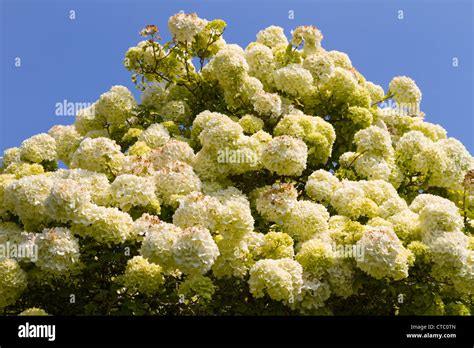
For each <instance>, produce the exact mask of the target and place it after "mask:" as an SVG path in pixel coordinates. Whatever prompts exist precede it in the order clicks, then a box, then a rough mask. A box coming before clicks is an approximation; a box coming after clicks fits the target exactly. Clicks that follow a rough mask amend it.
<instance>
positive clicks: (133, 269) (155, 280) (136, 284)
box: [122, 256, 165, 295]
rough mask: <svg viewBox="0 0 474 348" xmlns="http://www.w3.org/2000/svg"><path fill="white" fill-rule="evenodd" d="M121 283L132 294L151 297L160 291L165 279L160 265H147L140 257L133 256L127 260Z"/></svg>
mask: <svg viewBox="0 0 474 348" xmlns="http://www.w3.org/2000/svg"><path fill="white" fill-rule="evenodd" d="M122 281H123V284H124V285H125V287H126V288H128V289H129V290H131V291H132V292H133V291H137V292H141V293H144V294H148V295H151V294H155V293H157V292H158V291H159V290H160V288H161V285H162V284H163V283H164V282H165V279H164V277H163V274H162V268H161V266H160V265H157V264H153V263H149V262H148V261H147V260H146V259H144V258H143V257H142V256H135V257H134V258H132V259H130V260H128V262H127V267H126V268H125V273H124V274H123V276H122Z"/></svg>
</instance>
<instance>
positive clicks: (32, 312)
mask: <svg viewBox="0 0 474 348" xmlns="http://www.w3.org/2000/svg"><path fill="white" fill-rule="evenodd" d="M18 315H19V316H33V317H40V316H46V315H49V314H48V313H47V312H46V311H45V310H44V309H42V308H36V307H32V308H28V309H25V310H24V311H23V312H21V313H20V314H18Z"/></svg>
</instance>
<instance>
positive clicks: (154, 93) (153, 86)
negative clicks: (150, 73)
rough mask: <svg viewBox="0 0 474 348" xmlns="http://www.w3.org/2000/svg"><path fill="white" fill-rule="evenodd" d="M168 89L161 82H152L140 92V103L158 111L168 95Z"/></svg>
mask: <svg viewBox="0 0 474 348" xmlns="http://www.w3.org/2000/svg"><path fill="white" fill-rule="evenodd" d="M168 93H169V92H168V90H167V89H165V85H164V84H163V83H158V82H152V83H150V84H148V85H147V86H146V87H145V90H144V91H143V93H142V97H141V98H142V104H143V105H145V106H147V107H151V108H153V109H155V110H156V111H160V110H161V108H162V107H163V105H164V104H165V102H166V100H167V97H168Z"/></svg>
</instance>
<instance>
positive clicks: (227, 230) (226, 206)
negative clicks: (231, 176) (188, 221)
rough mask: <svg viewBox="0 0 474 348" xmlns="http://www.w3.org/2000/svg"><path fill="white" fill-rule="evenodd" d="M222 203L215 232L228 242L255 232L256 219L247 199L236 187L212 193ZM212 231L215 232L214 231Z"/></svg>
mask: <svg viewBox="0 0 474 348" xmlns="http://www.w3.org/2000/svg"><path fill="white" fill-rule="evenodd" d="M210 195H211V196H212V197H215V198H216V199H217V200H218V202H219V203H220V205H221V206H220V209H219V211H218V212H217V214H216V218H215V222H216V225H215V227H214V228H215V230H216V231H218V232H219V233H220V235H222V236H223V237H224V238H227V239H228V240H241V239H242V237H244V236H245V235H246V234H247V233H249V232H251V231H253V224H254V219H253V217H252V212H251V210H250V204H249V202H248V200H247V197H246V196H245V195H244V194H243V193H242V192H240V191H239V190H238V189H236V188H235V187H228V188H226V189H223V190H219V191H215V192H212V193H210ZM211 231H213V232H214V230H213V229H211Z"/></svg>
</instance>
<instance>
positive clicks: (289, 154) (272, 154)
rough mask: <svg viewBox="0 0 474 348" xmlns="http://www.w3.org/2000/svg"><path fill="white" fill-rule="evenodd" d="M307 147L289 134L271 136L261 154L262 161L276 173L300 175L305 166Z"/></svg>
mask: <svg viewBox="0 0 474 348" xmlns="http://www.w3.org/2000/svg"><path fill="white" fill-rule="evenodd" d="M307 157H308V148H307V147H306V144H305V143H304V142H303V141H302V140H300V139H296V138H293V137H291V136H287V135H282V136H279V137H276V138H273V139H272V141H271V143H269V144H268V145H267V146H266V147H265V150H264V151H263V154H262V163H263V165H264V166H265V168H267V169H268V170H270V171H271V172H275V173H277V174H278V175H301V173H302V172H303V170H304V169H305V168H306V159H307Z"/></svg>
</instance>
